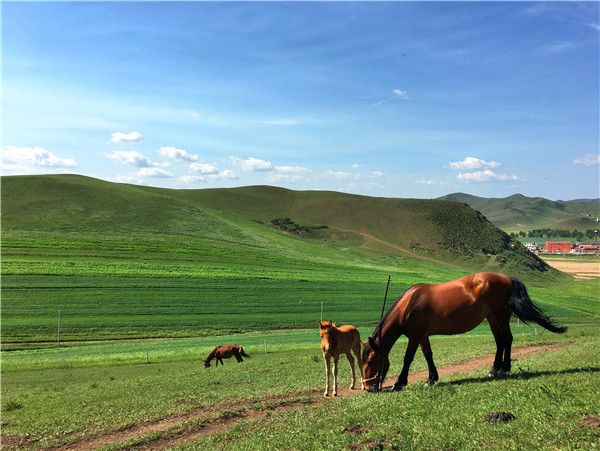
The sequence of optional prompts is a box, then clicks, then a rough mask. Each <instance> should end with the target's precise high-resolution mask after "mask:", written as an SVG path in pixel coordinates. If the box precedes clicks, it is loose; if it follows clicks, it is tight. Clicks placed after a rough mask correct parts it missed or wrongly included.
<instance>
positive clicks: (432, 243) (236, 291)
mask: <svg viewBox="0 0 600 451" xmlns="http://www.w3.org/2000/svg"><path fill="white" fill-rule="evenodd" d="M5 179H6V178H5ZM5 179H3V180H2V188H3V191H2V202H3V205H2V207H3V231H2V232H3V233H2V312H1V314H2V352H1V358H2V388H1V390H2V435H3V440H5V442H4V443H3V445H8V446H13V447H16V448H40V447H48V446H56V445H61V444H69V443H72V444H77V443H83V444H82V445H78V446H80V449H86V448H85V443H86V442H85V441H84V442H80V441H81V440H86V439H89V438H90V437H95V436H103V437H109V438H110V437H113V436H114V437H121V436H120V435H118V434H117V432H118V433H119V434H123V435H125V433H124V431H127V430H130V429H128V428H131V430H136V429H135V427H140V432H139V434H138V435H136V436H135V437H134V436H132V437H129V438H128V439H127V440H128V441H126V443H125V445H127V444H129V445H133V444H136V443H137V445H136V446H139V447H142V448H143V447H144V446H152V444H153V443H154V444H155V443H158V441H160V440H162V439H163V438H164V437H168V436H170V434H171V435H172V434H173V433H174V429H173V428H175V432H176V431H179V432H181V433H184V432H185V431H186V430H187V429H186V428H188V426H189V427H192V426H193V425H191V426H190V425H187V423H186V421H188V420H187V419H186V418H188V417H187V416H186V415H188V414H189V413H190V412H193V413H194V415H195V417H194V420H193V421H196V422H205V421H213V420H215V419H217V420H218V421H221V420H222V419H225V418H233V417H235V415H236V412H237V410H236V409H241V408H242V407H240V406H242V405H243V406H244V407H243V409H247V410H249V411H253V410H260V409H263V408H264V406H265V402H267V403H274V405H278V403H280V405H284V404H285V403H287V402H293V403H299V406H298V407H297V408H296V407H294V409H293V410H281V411H279V412H276V411H273V414H272V415H271V416H268V415H265V416H264V417H261V419H257V420H255V421H251V420H243V419H240V421H239V423H236V424H237V425H233V426H234V427H233V429H231V430H223V431H221V432H220V433H219V434H217V435H215V436H211V437H208V436H207V437H196V438H194V440H192V441H191V442H190V443H187V442H184V441H182V442H181V443H180V444H181V445H182V446H185V447H191V448H198V449H200V448H202V449H206V447H212V448H217V449H218V448H221V449H222V448H228V449H229V448H233V449H254V448H263V449H264V448H267V449H268V448H272V449H280V448H285V447H287V448H299V449H306V448H311V449H324V448H336V449H338V448H344V447H350V446H357V447H358V448H360V447H368V446H367V445H369V444H372V445H373V446H379V444H381V445H382V446H384V447H386V448H393V447H399V448H411V447H412V448H418V449H422V448H449V447H454V448H457V449H474V448H478V447H486V446H490V447H492V448H494V447H496V448H497V447H503V448H513V449H516V448H531V449H533V448H536V449H537V448H539V447H540V446H539V445H540V439H539V437H541V436H543V435H544V434H548V435H547V436H548V437H549V440H548V442H547V447H548V448H553V447H558V448H577V447H580V448H586V449H587V448H590V447H591V446H592V445H593V444H594V443H595V444H597V433H596V432H595V430H592V429H590V428H589V427H588V426H586V425H585V424H583V423H582V416H583V415H591V414H595V415H598V411H597V407H595V406H594V404H593V400H594V399H597V397H598V387H597V386H593V384H592V383H591V382H590V380H591V379H592V377H593V376H594V375H595V373H596V372H597V370H598V368H597V362H596V361H595V360H594V359H593V357H594V350H595V349H597V346H598V345H599V344H600V343H599V341H598V340H599V338H598V319H599V317H600V305H599V304H600V303H599V302H598V301H599V298H600V286H599V284H598V281H575V280H574V279H572V278H570V277H568V276H566V275H563V274H561V273H559V272H557V271H554V270H547V268H546V267H545V266H540V264H539V262H538V261H537V260H536V259H534V258H532V257H531V256H529V255H528V254H524V253H522V251H521V249H520V248H516V250H515V248H514V247H512V244H513V243H512V242H511V241H510V240H509V241H506V242H505V241H504V240H506V238H505V236H506V235H505V234H503V233H502V232H501V231H498V230H497V229H495V228H494V227H493V226H491V224H490V223H489V222H487V221H486V220H485V218H482V217H481V216H480V215H478V214H477V213H476V212H474V211H473V210H471V209H468V208H466V207H465V208H463V209H457V208H454V207H453V206H452V204H451V203H450V202H425V203H422V202H420V201H402V200H397V199H392V200H377V199H375V200H374V199H372V198H364V197H360V196H347V195H340V194H339V193H320V194H318V195H317V196H316V197H311V196H310V195H309V194H310V193H298V192H290V191H287V190H279V189H269V188H265V187H253V188H247V189H240V190H237V191H236V190H232V191H228V190H214V191H210V190H202V191H181V192H179V191H176V192H173V191H171V190H157V189H152V188H142V187H132V186H128V185H118V184H108V183H106V182H101V181H96V180H93V179H87V178H82V177H75V176H73V177H41V178H35V177H34V178H19V177H17V178H8V183H7V180H5ZM265 196H266V197H265ZM219 205H221V207H219ZM261 205H262V208H261ZM352 205H355V206H356V205H358V206H359V207H360V208H354V210H353V209H352ZM327 212H329V216H326V214H327ZM279 217H284V218H287V217H290V218H293V220H294V221H295V222H296V223H298V224H302V225H307V226H310V225H312V226H315V225H327V226H328V228H327V229H321V230H318V231H316V232H315V233H314V234H312V233H309V234H308V235H307V236H298V235H295V234H288V233H284V232H282V231H281V230H279V229H277V228H274V227H271V226H270V225H269V221H270V220H271V219H273V218H279ZM444 218H447V219H448V221H447V224H445V223H444ZM390 221H392V222H393V221H396V222H395V223H394V224H390V223H389V222H390ZM419 224H422V227H420V228H419ZM403 227H406V233H405V230H404V229H403ZM415 228H417V229H419V230H418V231H415V230H414V229H415ZM460 230H462V235H464V236H461V234H460V233H459V232H460ZM442 232H443V233H442ZM449 237H450V238H451V240H450V241H445V240H448V238H449ZM415 243H419V246H416V245H415ZM511 249H512V250H511ZM513 250H514V252H513ZM459 251H460V255H455V256H454V258H451V256H452V254H453V253H456V252H459ZM483 251H485V252H487V254H486V253H485V252H483ZM505 259H506V261H503V260H505ZM475 269H490V270H504V271H505V272H509V273H511V274H513V275H518V276H519V277H521V278H522V279H523V280H524V281H525V282H526V284H527V286H528V288H529V291H530V294H531V295H532V297H533V299H534V300H536V302H537V303H538V304H539V305H540V306H541V307H542V308H543V309H544V310H545V311H546V312H547V313H549V314H550V315H552V316H554V317H555V318H556V319H557V320H558V321H560V322H562V323H564V324H567V325H568V326H569V327H570V329H569V332H568V333H567V334H565V335H564V336H556V335H551V334H549V333H547V332H545V331H542V330H541V329H540V328H539V327H538V328H535V327H530V326H526V325H523V324H521V323H518V322H517V323H513V331H514V332H513V333H514V335H515V346H521V345H526V344H531V343H545V342H549V341H552V342H558V343H560V344H561V345H564V346H566V347H565V348H561V349H558V350H556V352H554V351H553V352H552V353H549V354H548V355H539V356H535V357H533V356H532V357H529V358H528V359H526V360H524V361H523V363H522V364H521V363H520V364H519V366H521V368H522V370H523V371H520V372H519V370H518V366H515V373H516V377H514V378H511V379H507V380H504V381H496V382H491V383H488V382H486V381H483V380H481V379H479V376H481V375H482V374H485V370H481V371H480V372H477V373H473V374H470V375H467V376H462V377H461V376H456V377H452V378H449V379H448V381H447V382H448V383H447V384H446V385H440V386H439V387H435V388H434V389H432V390H429V391H427V390H424V389H422V388H421V387H419V386H414V387H409V389H408V390H406V391H404V392H403V393H400V394H389V393H388V394H385V393H384V394H380V395H374V396H369V395H368V394H358V395H356V396H353V397H352V398H348V399H339V400H333V401H332V402H330V403H326V404H320V405H319V406H318V407H317V406H315V405H312V402H311V401H310V400H311V399H314V395H315V391H316V390H318V391H321V389H322V387H321V386H322V385H323V369H322V361H321V358H320V351H319V349H318V335H317V333H318V332H317V330H316V327H315V326H316V322H317V321H318V320H319V318H320V309H321V302H322V303H323V310H324V315H323V316H324V318H327V319H333V320H334V321H336V322H338V323H353V324H357V325H359V326H361V333H362V334H363V338H364V337H365V336H366V335H367V334H368V333H369V332H370V331H371V330H372V328H373V326H374V324H375V323H376V322H377V319H378V317H379V312H380V309H381V300H382V296H383V292H384V289H385V281H386V280H387V276H388V275H392V286H391V288H390V300H391V298H392V297H394V295H396V294H398V293H400V292H402V291H403V290H404V289H405V288H406V287H407V286H409V285H412V284H414V283H417V282H439V281H443V280H448V279H451V278H454V277H459V276H461V275H464V274H467V273H470V272H473V271H474V270H475ZM59 310H60V332H61V337H60V338H61V344H60V346H58V345H57V344H56V341H57V338H58V337H57V332H58V313H59ZM157 338H158V339H157ZM98 340H100V341H98ZM231 342H237V343H240V344H242V345H244V347H245V349H246V350H247V351H248V352H249V353H250V354H251V355H252V358H251V359H249V360H247V361H246V362H244V363H242V364H239V365H238V364H237V363H235V362H233V361H227V362H226V363H225V366H224V367H219V369H218V370H217V369H216V368H210V369H208V370H205V369H204V368H203V367H202V365H201V362H200V360H201V359H202V358H203V357H204V356H205V355H206V354H207V353H208V351H209V350H210V349H211V348H212V347H213V346H214V345H215V344H218V343H231ZM265 344H266V351H268V352H265ZM432 344H433V351H434V354H435V358H436V362H437V364H438V365H439V366H442V365H446V364H451V363H453V362H457V361H460V360H463V359H466V358H470V357H475V356H481V355H486V354H488V353H490V352H493V350H494V344H493V338H492V336H491V334H490V332H489V329H488V327H487V326H486V325H485V324H483V325H482V326H480V327H479V328H477V329H475V330H474V331H472V332H471V333H469V334H466V335H463V336H459V337H436V338H434V340H433V341H432ZM403 352H404V340H400V342H399V343H398V345H397V346H396V347H395V348H394V351H393V355H392V356H391V359H392V368H391V370H390V372H391V374H394V373H396V374H397V373H398V372H399V370H400V368H399V365H400V362H401V361H402V353H403ZM424 368H425V362H424V360H423V358H422V357H421V356H420V355H419V356H418V358H417V360H416V361H415V363H414V367H413V369H414V370H415V371H418V370H422V369H424ZM586 368H587V369H586ZM590 368H591V369H590ZM340 375H341V377H342V379H343V380H344V382H343V384H347V382H348V375H347V366H346V363H345V362H344V363H343V365H342V369H341V370H340ZM453 381H454V382H453ZM460 381H463V382H460ZM556 387H564V389H562V388H561V389H557V388H556ZM567 394H568V395H567ZM265 398H266V399H267V401H265ZM390 400H391V402H390ZM304 404H306V405H304ZM303 405H304V406H303ZM404 406H408V407H409V408H404ZM447 406H456V409H455V410H456V412H455V411H454V410H453V411H452V412H451V414H448V413H446V414H444V412H447V411H448V408H447ZM473 406H476V407H475V408H473ZM492 409H496V410H509V411H512V412H513V413H514V414H515V415H516V417H517V420H516V421H515V422H513V423H510V424H507V425H496V426H499V427H497V428H495V427H494V426H493V425H488V424H485V423H484V422H483V421H482V416H483V414H484V413H487V412H488V411H490V410H492ZM323 412H325V413H326V415H323ZM329 418H331V419H329ZM363 418H369V420H368V421H367V420H364V421H363ZM211 419H212V420H211ZM189 421H191V420H189ZM163 423H164V425H165V426H164V427H163V428H162V429H161V428H159V429H156V430H153V431H152V432H143V431H142V429H143V428H141V426H143V425H145V424H163ZM167 424H168V425H169V426H167ZM434 425H437V426H435V428H434ZM196 426H198V425H196ZM196 426H194V427H196ZM348 427H351V428H352V427H360V428H362V429H360V430H361V431H362V432H361V433H359V434H358V433H357V434H348V433H345V432H343V430H344V429H345V428H348ZM178 428H179V429H178ZM436 428H437V430H438V431H440V433H439V436H433V435H432V433H431V432H430V431H432V430H434V429H436ZM182 431H183V432H182ZM242 431H250V432H249V433H246V434H242V433H241V432H242ZM473 431H475V433H473ZM121 438H123V437H121ZM594 440H596V441H594ZM500 442H501V446H495V445H497V444H498V443H500ZM361 443H362V445H361ZM107 444H110V446H113V447H116V448H121V447H123V446H125V445H123V444H122V443H120V439H114V440H113V441H110V440H109V442H107ZM542 445H543V444H542ZM127 446H128V445H127ZM369 446H370V445H369ZM543 447H544V446H542V448H543Z"/></svg>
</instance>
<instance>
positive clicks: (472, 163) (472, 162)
mask: <svg viewBox="0 0 600 451" xmlns="http://www.w3.org/2000/svg"><path fill="white" fill-rule="evenodd" d="M449 166H450V167H451V168H452V169H481V168H497V167H498V166H500V163H496V162H495V161H485V160H482V159H480V158H476V157H466V158H465V159H464V160H462V161H452V162H450V163H449Z"/></svg>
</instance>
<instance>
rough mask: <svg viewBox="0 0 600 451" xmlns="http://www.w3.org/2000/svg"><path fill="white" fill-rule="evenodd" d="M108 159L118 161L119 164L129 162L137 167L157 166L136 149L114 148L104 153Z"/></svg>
mask: <svg viewBox="0 0 600 451" xmlns="http://www.w3.org/2000/svg"><path fill="white" fill-rule="evenodd" d="M106 158H108V159H109V160H114V161H118V162H119V163H121V164H129V165H133V166H137V167H138V168H150V167H155V166H159V165H158V164H157V163H153V162H151V161H150V160H148V158H147V157H146V156H145V155H144V154H142V153H140V152H138V151H136V150H116V151H114V152H112V153H109V154H107V155H106Z"/></svg>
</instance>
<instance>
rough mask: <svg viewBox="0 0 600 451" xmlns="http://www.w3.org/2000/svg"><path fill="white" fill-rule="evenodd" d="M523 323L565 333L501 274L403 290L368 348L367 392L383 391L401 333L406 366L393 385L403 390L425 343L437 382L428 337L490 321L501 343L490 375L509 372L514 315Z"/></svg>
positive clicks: (365, 353)
mask: <svg viewBox="0 0 600 451" xmlns="http://www.w3.org/2000/svg"><path fill="white" fill-rule="evenodd" d="M513 313H514V314H515V315H516V316H517V318H519V319H520V320H521V321H523V322H524V323H528V322H529V321H533V322H535V323H537V324H539V325H540V326H542V327H544V328H545V329H548V330H549V331H551V332H556V333H563V332H565V331H566V330H567V328H566V327H560V326H558V325H556V324H555V323H554V322H553V321H552V320H551V319H550V318H549V317H547V316H546V315H545V314H544V313H542V311H541V310H540V309H539V308H538V307H536V306H535V304H534V303H533V302H532V301H531V299H530V298H529V295H528V294H527V290H526V288H525V285H523V284H522V283H521V282H520V281H518V280H517V279H514V278H509V277H507V276H505V275H503V274H497V273H479V274H474V275H470V276H466V277H463V278H461V279H456V280H451V281H449V282H443V283H438V284H435V285H430V284H418V285H414V286H412V287H411V288H409V289H408V290H407V291H406V292H404V293H403V294H402V295H401V296H400V297H399V298H398V299H397V300H396V302H395V303H394V305H392V307H391V308H390V310H389V311H388V312H387V314H386V315H385V316H384V317H383V319H382V320H381V321H380V323H379V325H378V326H377V327H376V329H375V331H374V332H373V335H372V336H371V337H369V342H368V344H367V346H366V347H365V349H364V350H363V354H362V358H361V367H362V375H363V388H367V389H369V390H370V391H377V390H381V386H382V384H383V382H384V381H385V376H386V374H387V371H388V369H389V366H390V362H389V358H388V355H389V352H390V350H391V348H392V346H393V345H394V343H395V342H396V340H398V338H399V337H400V336H401V335H406V336H407V337H408V346H407V348H406V353H405V355H404V366H403V367H402V371H401V372H400V375H399V376H398V379H397V380H396V383H395V384H394V387H393V389H394V390H400V389H401V388H402V387H404V386H405V385H406V384H408V369H409V367H410V364H411V363H412V360H413V358H414V356H415V352H416V351H417V347H418V346H419V345H420V346H421V349H422V351H423V354H424V355H425V360H427V366H428V368H429V380H428V382H429V384H430V385H432V384H434V383H435V382H436V381H437V380H438V373H437V370H436V368H435V364H434V363H433V354H432V352H431V345H430V344H429V336H430V335H436V334H442V335H453V334H461V333H464V332H467V331H469V330H471V329H473V328H475V327H476V326H478V325H479V324H480V323H481V322H482V321H483V320H484V319H487V320H488V323H489V324H490V328H491V329H492V333H493V334H494V339H495V341H496V357H495V359H494V364H493V366H492V369H491V371H490V374H489V376H490V377H495V376H500V375H505V374H506V373H508V372H509V371H510V352H511V346H512V339H513V337H512V334H511V331H510V322H509V321H510V317H511V314H513Z"/></svg>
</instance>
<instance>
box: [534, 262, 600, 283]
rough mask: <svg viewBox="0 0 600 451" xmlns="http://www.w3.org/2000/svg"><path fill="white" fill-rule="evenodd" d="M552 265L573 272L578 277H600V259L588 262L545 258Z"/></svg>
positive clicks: (560, 269)
mask: <svg viewBox="0 0 600 451" xmlns="http://www.w3.org/2000/svg"><path fill="white" fill-rule="evenodd" d="M544 261H545V262H546V263H548V264H549V265H550V266H552V267H554V268H556V269H558V270H559V271H563V272H566V273H569V274H571V275H572V276H573V277H575V278H576V279H593V278H596V277H600V261H597V262H586V261H583V262H582V261H577V260H575V259H574V258H570V259H555V258H552V259H550V258H549V259H546V260H544Z"/></svg>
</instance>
